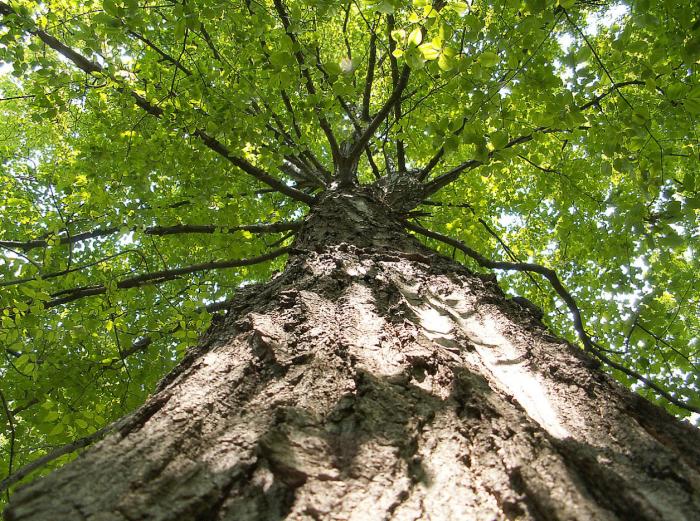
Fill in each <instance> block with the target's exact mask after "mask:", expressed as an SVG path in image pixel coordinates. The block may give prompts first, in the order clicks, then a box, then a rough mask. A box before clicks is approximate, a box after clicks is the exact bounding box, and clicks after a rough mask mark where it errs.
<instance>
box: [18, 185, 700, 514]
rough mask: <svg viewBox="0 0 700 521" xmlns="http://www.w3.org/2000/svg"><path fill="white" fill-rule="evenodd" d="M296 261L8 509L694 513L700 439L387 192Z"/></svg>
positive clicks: (349, 203)
mask: <svg viewBox="0 0 700 521" xmlns="http://www.w3.org/2000/svg"><path fill="white" fill-rule="evenodd" d="M293 251H294V254H293V255H291V256H290V260H289V262H288V266H287V268H286V270H285V272H284V273H282V274H281V275H279V276H278V277H277V278H275V279H273V280H272V281H270V282H269V283H267V284H265V285H262V286H259V287H254V288H251V289H249V290H247V291H242V292H241V293H240V295H239V296H238V297H237V299H236V301H235V303H234V304H233V306H232V308H231V310H230V312H229V314H228V316H227V318H226V320H225V321H223V323H219V324H217V325H216V326H214V327H213V328H212V329H211V330H210V331H209V332H208V333H207V335H205V337H204V338H203V339H202V340H201V342H200V345H199V347H198V348H197V349H195V350H193V351H192V352H191V353H189V354H188V355H187V357H186V358H185V360H183V362H182V364H181V365H180V366H179V367H178V368H177V369H176V370H175V371H174V372H173V373H172V374H171V375H169V376H168V377H166V379H165V380H164V381H163V382H162V383H161V385H160V386H159V388H158V389H157V390H156V393H155V394H154V396H153V397H152V399H151V400H150V401H149V404H147V406H146V407H150V408H148V409H147V414H141V415H140V416H139V415H137V417H138V418H139V421H135V422H134V421H132V422H128V421H127V422H124V424H123V428H122V429H120V430H119V431H118V432H115V433H114V434H112V435H110V436H109V437H107V438H106V439H104V440H103V441H102V442H100V443H99V444H97V445H95V446H94V447H92V448H91V449H89V450H87V451H86V452H85V453H83V454H82V455H81V457H79V458H78V459H77V460H75V461H74V462H72V463H70V464H68V465H66V466H64V467H62V468H61V469H59V470H58V471H56V472H54V473H52V474H51V475H49V476H47V477H46V478H43V479H41V480H39V481H36V482H34V483H31V484H29V485H28V486H26V487H25V488H23V489H21V490H20V491H18V492H17V493H16V494H15V495H14V496H13V498H12V500H11V502H10V505H9V507H8V508H7V510H6V511H5V516H6V519H7V520H8V521H20V520H47V521H48V520H51V521H56V520H71V521H81V520H91V521H136V520H158V521H161V520H180V521H181V520H192V521H204V520H237V521H243V520H281V519H287V520H326V519H328V520H419V519H420V520H422V519H432V520H494V519H497V520H516V519H517V520H543V521H544V520H547V521H549V520H623V519H624V520H626V519H629V520H632V519H634V520H648V521H659V520H667V521H681V520H698V519H700V514H699V513H700V434H699V433H698V431H697V430H696V429H694V428H692V427H690V426H689V425H686V424H683V423H681V422H678V421H677V420H675V419H674V418H673V417H671V416H670V415H668V414H667V413H666V412H664V411H663V410H662V409H660V408H658V407H656V406H654V405H652V404H650V403H648V402H646V401H645V400H643V399H642V398H640V397H638V396H636V395H634V394H633V393H631V392H629V391H627V390H626V389H624V388H622V387H621V386H620V385H618V384H617V383H615V382H614V381H613V380H612V379H611V378H610V377H608V376H606V375H605V374H603V373H602V372H600V371H599V370H598V369H597V368H596V364H595V363H593V362H592V360H590V359H589V358H588V357H587V356H586V355H585V354H583V353H582V352H580V351H579V350H577V349H576V348H575V347H574V346H572V345H570V344H568V343H566V342H565V341H563V340H560V339H558V338H556V337H553V336H552V335H551V334H549V333H548V332H547V331H546V329H545V328H544V327H543V326H542V324H541V323H540V322H539V320H538V319H537V318H536V317H534V316H533V315H532V313H531V312H530V311H529V310H527V309H526V308H523V307H521V306H519V305H517V304H515V303H512V302H511V301H509V300H508V299H507V298H506V297H505V296H504V295H503V293H502V292H501V290H500V289H499V288H498V286H497V284H496V282H495V279H494V278H493V277H487V276H479V275H475V274H473V273H471V272H469V271H468V270H467V269H465V268H464V267H462V266H460V265H458V264H457V263H455V262H453V261H451V260H450V259H446V258H444V257H441V256H438V255H437V254H435V253H434V252H431V251H430V250H428V249H426V248H424V247H423V246H421V245H420V244H419V243H418V242H417V241H416V240H414V239H413V238H412V237H411V236H409V235H407V234H405V233H404V232H403V231H402V230H401V227H400V225H399V224H398V220H395V219H394V218H393V216H392V215H391V214H390V212H388V210H387V208H386V207H384V206H383V204H382V203H381V202H377V201H375V200H374V199H373V198H372V197H371V196H369V195H366V194H365V195H357V196H349V195H347V194H339V193H336V194H333V193H330V194H328V195H326V196H324V197H323V198H322V200H321V201H320V202H319V204H318V206H317V207H315V208H314V209H313V211H312V214H311V216H310V217H309V218H308V219H307V222H306V223H305V225H304V227H303V228H302V230H301V232H300V234H299V239H298V241H297V243H296V244H295V246H294V250H293Z"/></svg>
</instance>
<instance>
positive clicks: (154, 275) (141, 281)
mask: <svg viewBox="0 0 700 521" xmlns="http://www.w3.org/2000/svg"><path fill="white" fill-rule="evenodd" d="M289 251H290V247H284V248H279V249H277V250H273V251H271V252H269V253H265V254H263V255H259V256H257V257H251V258H248V259H231V260H224V261H212V262H204V263H201V264H193V265H191V266H184V267H182V268H172V269H169V270H160V271H154V272H150V273H142V274H141V275H136V276H134V277H128V278H125V279H121V280H119V281H117V282H116V284H115V287H116V288H117V289H129V288H138V287H141V286H148V285H151V284H162V283H163V282H167V281H169V280H173V279H176V278H179V277H180V276H182V275H189V274H191V273H196V272H199V271H209V270H218V269H226V268H239V267H243V266H252V265H254V264H260V263H262V262H266V261H269V260H272V259H275V258H277V257H279V256H281V255H284V254H286V253H289ZM105 293H107V286H105V285H104V284H96V285H93V286H83V287H79V288H71V289H66V290H61V291H58V292H56V293H53V294H51V297H54V298H53V299H52V300H48V301H46V302H43V308H44V309H50V308H54V307H57V306H61V305H63V304H67V303H69V302H73V301H76V300H79V299H81V298H85V297H92V296H95V295H104V294H105ZM33 303H34V301H30V302H29V303H28V304H29V305H32V304H33ZM5 309H8V308H5ZM4 311H5V310H4V309H3V310H0V313H1V312H4ZM8 311H10V314H9V316H10V317H14V313H12V312H11V309H8ZM25 313H27V312H26V311H25Z"/></svg>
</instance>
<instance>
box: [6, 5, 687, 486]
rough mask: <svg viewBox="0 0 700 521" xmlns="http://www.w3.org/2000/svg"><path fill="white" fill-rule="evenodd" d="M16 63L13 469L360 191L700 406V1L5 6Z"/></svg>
mask: <svg viewBox="0 0 700 521" xmlns="http://www.w3.org/2000/svg"><path fill="white" fill-rule="evenodd" d="M0 63H2V65H0V71H1V72H0V117H1V118H2V119H1V121H2V125H0V190H1V192H0V193H1V194H2V197H1V198H0V212H1V215H2V220H1V222H0V249H1V250H2V256H0V288H1V290H0V309H1V310H2V311H1V313H0V321H1V323H0V346H1V348H2V353H0V360H1V361H0V377H1V378H0V382H1V383H0V401H1V403H0V417H2V425H3V429H2V431H1V432H0V447H1V448H2V450H3V452H4V456H5V457H4V458H3V460H2V461H0V478H4V477H6V476H8V475H12V474H13V473H14V472H15V471H16V470H17V469H18V468H19V467H21V466H22V465H25V464H27V463H28V462H30V461H32V460H35V459H36V458H38V457H41V456H42V455H44V454H47V453H50V452H51V451H52V450H53V449H54V448H55V447H60V446H63V445H65V444H68V443H71V442H73V441H74V440H80V439H83V438H85V437H89V436H90V435H92V434H93V433H95V432H96V431H97V432H99V429H102V428H103V427H104V426H105V425H107V424H108V423H109V422H111V421H113V420H115V419H117V418H118V417H120V416H121V415H122V414H124V413H125V412H127V411H129V410H131V409H133V408H134V407H135V406H137V405H138V404H140V403H142V402H143V400H144V399H145V397H146V396H147V394H148V393H149V391H151V390H152V389H153V387H154V385H155V383H156V382H157V381H158V379H159V378H160V377H162V376H163V374H164V373H165V372H167V371H168V370H169V369H170V368H172V367H173V365H174V364H175V363H176V362H177V360H178V359H179V358H180V357H181V356H182V355H183V353H184V351H185V349H186V348H187V347H188V346H191V345H193V344H194V343H196V342H197V339H198V337H199V335H200V334H201V333H202V332H203V331H205V330H206V328H207V327H208V326H209V324H210V322H211V320H212V314H215V313H216V312H217V311H220V310H223V309H225V308H226V302H227V299H230V298H231V296H232V295H233V294H234V292H235V291H236V289H237V288H240V287H242V286H248V285H251V284H253V283H256V282H260V281H264V280H266V279H267V278H269V277H270V276H271V274H272V273H274V272H275V270H280V269H282V267H283V265H284V258H285V254H286V253H287V252H288V248H289V247H290V246H291V244H292V241H293V237H294V233H295V231H296V230H297V229H298V228H299V225H300V222H301V220H302V219H303V218H304V216H305V215H306V214H307V213H308V211H309V207H310V206H311V205H313V202H314V200H315V198H316V197H318V196H319V194H321V193H322V192H323V191H325V190H331V189H336V188H337V187H338V186H341V187H343V186H351V185H353V184H355V183H359V184H360V185H362V186H367V187H370V186H371V187H373V189H374V190H375V192H376V193H377V194H380V196H381V194H383V196H384V197H385V199H386V202H387V204H388V205H390V206H392V207H394V208H395V209H396V211H397V212H398V213H400V214H401V215H402V216H403V217H404V218H405V219H406V225H407V227H408V228H409V229H410V230H412V232H413V233H416V234H417V235H418V236H419V237H421V239H422V240H425V241H428V243H429V244H430V245H431V246H433V247H434V248H435V249H437V250H438V251H439V252H441V253H443V254H445V255H452V256H456V258H458V259H460V260H462V259H463V260H464V262H465V263H466V264H467V265H468V266H469V267H471V268H473V269H474V270H477V271H479V270H490V269H495V270H496V273H497V276H498V278H499V282H500V284H501V286H502V287H503V288H504V289H505V290H506V291H508V292H509V293H510V294H513V295H519V296H523V297H527V298H528V299H529V300H530V301H532V302H535V303H537V305H538V306H540V307H541V308H542V309H543V310H544V314H545V315H544V321H545V322H546V323H547V324H548V325H550V327H551V328H552V329H553V330H554V331H555V332H557V333H558V334H561V335H562V336H564V337H566V338H569V339H570V340H571V341H572V342H578V343H579V344H580V345H581V346H582V347H583V348H586V349H587V350H588V351H590V352H592V353H593V354H594V355H595V356H597V357H598V358H599V359H600V360H601V361H602V362H603V366H602V367H603V368H604V369H605V370H607V371H610V372H611V374H612V375H613V376H614V377H615V378H617V379H618V380H619V381H621V382H622V383H624V384H625V385H627V386H631V387H632V388H634V389H636V390H637V391H638V392H639V393H641V394H642V395H644V396H645V397H647V398H649V399H650V400H652V401H655V402H657V403H659V404H662V405H663V406H665V407H667V409H668V410H669V411H671V412H672V413H674V414H676V415H678V416H680V417H687V416H689V415H690V414H691V413H693V412H695V413H697V412H698V411H700V398H699V397H698V396H699V394H698V390H699V386H700V367H699V365H700V355H699V353H700V340H699V339H698V330H699V327H700V314H699V313H698V298H699V296H700V283H699V281H698V273H700V266H699V263H698V258H697V253H698V247H699V246H698V239H699V234H700V228H699V227H698V214H699V213H700V193H699V190H700V172H699V171H698V170H699V168H698V164H699V162H698V159H699V158H700V157H699V156H700V142H699V140H698V127H697V120H698V116H699V115H700V82H699V81H698V64H699V63H700V7H699V6H698V5H697V4H696V3H694V2H685V3H684V2H678V1H668V0H639V1H634V2H632V1H630V2H625V3H622V2H620V3H609V2H605V1H601V2H598V1H597V0H581V1H576V0H557V1H552V0H523V1H521V0H500V1H499V0H496V1H481V0H474V1H473V2H471V3H470V2H454V1H451V0H450V1H444V0H437V1H436V2H434V3H431V2H430V1H429V0H415V1H413V2H400V1H398V0H379V1H377V0H350V1H335V0H305V1H297V0H274V1H270V0H263V1H255V0H241V1H234V0H91V1H84V2H75V1H72V0H45V1H43V2H39V3H37V2H33V1H28V0H11V1H7V0H4V1H1V2H0ZM399 187H400V189H399ZM397 194H399V195H397ZM66 452H70V451H69V450H66ZM69 457H70V455H69V454H67V455H65V456H63V457H62V458H60V459H58V460H55V461H53V462H52V464H53V465H56V464H59V463H60V462H61V461H63V460H64V459H65V458H69ZM46 468H48V467H46ZM46 468H44V469H42V471H45V470H46ZM5 484H7V482H5Z"/></svg>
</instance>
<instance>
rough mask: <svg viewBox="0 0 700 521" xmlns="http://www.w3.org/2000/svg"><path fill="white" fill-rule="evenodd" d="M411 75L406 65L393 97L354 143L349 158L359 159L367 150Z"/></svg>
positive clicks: (392, 94) (390, 97)
mask: <svg viewBox="0 0 700 521" xmlns="http://www.w3.org/2000/svg"><path fill="white" fill-rule="evenodd" d="M410 74H411V69H410V67H409V66H408V65H404V67H403V71H402V72H401V77H400V78H399V82H398V84H397V85H396V86H395V87H394V90H393V92H392V93H391V96H389V99H388V100H386V102H385V103H384V106H383V107H382V108H381V109H380V110H379V112H378V113H377V115H376V116H374V118H372V121H371V122H370V124H369V125H368V126H367V128H366V129H365V131H364V132H363V134H362V135H361V136H360V137H359V138H358V139H357V140H356V141H355V143H353V146H352V149H351V150H350V152H349V153H348V155H347V157H348V158H357V157H359V155H360V154H361V153H362V150H363V149H364V148H365V145H366V144H367V143H368V142H369V140H370V139H371V138H372V136H373V135H374V132H375V131H376V130H377V128H378V127H379V125H381V124H382V122H383V121H384V120H385V119H386V117H387V116H388V115H389V112H391V109H392V108H393V107H394V104H395V103H397V102H398V101H399V99H400V98H401V93H402V92H403V90H404V89H405V88H406V85H408V78H409V76H410Z"/></svg>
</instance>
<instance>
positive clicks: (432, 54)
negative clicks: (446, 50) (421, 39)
mask: <svg viewBox="0 0 700 521" xmlns="http://www.w3.org/2000/svg"><path fill="white" fill-rule="evenodd" d="M418 50H419V51H420V53H421V54H422V55H423V58H424V59H426V60H428V61H430V60H435V59H437V57H438V56H440V48H439V47H436V46H435V44H433V43H432V42H428V43H424V44H421V45H420V46H418Z"/></svg>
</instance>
